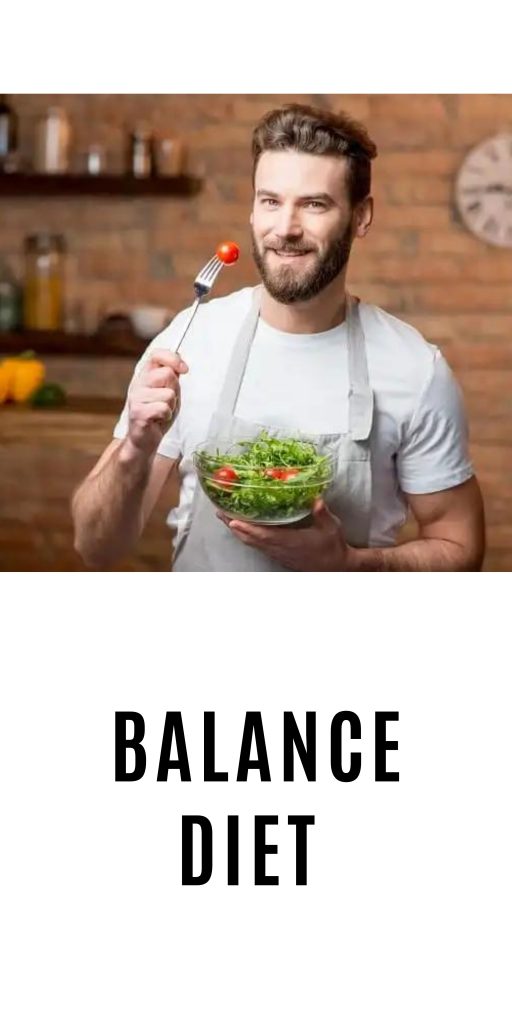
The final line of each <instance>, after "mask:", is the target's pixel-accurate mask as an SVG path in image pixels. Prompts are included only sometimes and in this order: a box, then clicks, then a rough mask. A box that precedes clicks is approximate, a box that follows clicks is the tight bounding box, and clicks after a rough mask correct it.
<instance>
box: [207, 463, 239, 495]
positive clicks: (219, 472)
mask: <svg viewBox="0 0 512 1024" xmlns="http://www.w3.org/2000/svg"><path fill="white" fill-rule="evenodd" d="M213 479H214V480H215V482H216V483H217V484H222V487H223V488H224V490H229V488H230V487H233V484H235V483H236V481H237V480H238V473H237V472H235V470H234V469H233V467H232V466H221V467H220V469H216V470H215V473H214V474H213Z"/></svg>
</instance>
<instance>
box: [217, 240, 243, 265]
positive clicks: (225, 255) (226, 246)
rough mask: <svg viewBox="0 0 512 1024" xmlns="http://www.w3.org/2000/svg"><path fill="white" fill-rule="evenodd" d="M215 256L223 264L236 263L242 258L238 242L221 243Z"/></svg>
mask: <svg viewBox="0 0 512 1024" xmlns="http://www.w3.org/2000/svg"><path fill="white" fill-rule="evenodd" d="M215 255H216V256H218V258H219V260H220V261H221V263H226V264H229V263H236V261H237V259H238V257H239V256H240V249H239V248H238V246H237V244H236V242H221V244H220V245H219V248H218V249H217V252H216V254H215Z"/></svg>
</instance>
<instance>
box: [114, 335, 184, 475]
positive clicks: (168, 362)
mask: <svg viewBox="0 0 512 1024" xmlns="http://www.w3.org/2000/svg"><path fill="white" fill-rule="evenodd" d="M187 372H188V366H187V364H186V363H184V362H183V359H181V358H180V356H179V355H175V354H174V352H168V351H167V350H166V349H154V351H153V352H152V353H151V355H150V357H149V359H148V361H147V362H146V363H145V365H144V367H143V368H142V370H141V371H140V372H139V373H138V374H137V376H136V377H135V379H134V380H133V382H132V384H131V386H130V389H129V391H128V436H127V439H126V440H127V441H128V443H129V444H131V445H132V446H133V447H134V448H136V449H137V450H138V451H140V452H143V453H144V454H146V455H148V456H151V455H154V453H155V452H156V450H157V448H158V445H159V444H160V442H161V440H162V437H163V436H164V434H165V433H166V432H167V431H168V430H169V427H170V426H172V424H173V422H174V420H175V419H176V416H177V415H178V412H179V409H180V374H182V373H187Z"/></svg>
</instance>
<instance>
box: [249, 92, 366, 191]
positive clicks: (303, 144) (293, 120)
mask: <svg viewBox="0 0 512 1024" xmlns="http://www.w3.org/2000/svg"><path fill="white" fill-rule="evenodd" d="M287 149H291V150H296V152H298V153H315V154H317V155H319V156H342V157H344V158H345V159H346V161H347V188H348V194H349V199H350V203H351V206H355V205H356V204H357V203H359V202H361V200H362V199H366V197H367V196H368V195H369V194H370V189H371V180H372V172H371V161H372V160H374V159H375V157H376V156H377V146H376V145H375V143H374V142H373V141H372V139H371V138H370V136H369V134H368V132H367V130H366V128H365V127H364V125H362V124H360V123H359V122H358V121H355V120H354V118H352V117H351V116H350V115H349V114H346V113H344V112H343V111H340V112H339V113H336V114H335V113H332V112H331V111H330V110H322V109H321V108H319V107H310V106H307V105H306V104H302V103H288V104H286V106H284V107H278V108H276V109H275V110H270V111H269V112H268V113H267V114H265V115H264V116H263V117H262V118H261V120H260V121H258V124H257V125H256V127H255V129H254V131H253V135H252V156H253V180H254V175H255V173H256V167H257V165H258V160H259V158H260V156H261V154H262V153H264V152H266V151H267V150H287Z"/></svg>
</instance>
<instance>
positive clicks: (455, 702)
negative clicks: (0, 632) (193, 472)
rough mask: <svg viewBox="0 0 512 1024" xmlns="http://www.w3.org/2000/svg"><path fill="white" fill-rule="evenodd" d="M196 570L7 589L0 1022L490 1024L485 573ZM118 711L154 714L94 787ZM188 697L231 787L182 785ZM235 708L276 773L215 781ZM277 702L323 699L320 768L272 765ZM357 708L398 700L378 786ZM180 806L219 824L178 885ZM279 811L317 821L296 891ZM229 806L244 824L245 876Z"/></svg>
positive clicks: (490, 669) (500, 967)
mask: <svg viewBox="0 0 512 1024" xmlns="http://www.w3.org/2000/svg"><path fill="white" fill-rule="evenodd" d="M201 575H202V578H200V577H195V576H194V575H193V574H192V575H190V576H187V575H186V574H177V575H176V576H173V575H172V574H171V575H166V574H155V575H152V574H133V575H131V576H130V575H128V576H122V575H119V576H118V575H115V574H92V575H88V576H87V575H86V576H80V575H73V574H31V575H30V578H29V577H28V576H27V575H25V577H24V579H23V580H22V577H21V576H20V577H18V582H19V584H20V585H19V587H18V592H17V591H16V587H15V584H16V582H17V581H16V580H15V578H14V576H13V577H12V578H11V581H12V584H13V588H12V592H11V599H10V602H9V609H8V613H7V615H8V629H7V631H6V634H5V636H6V640H5V641H4V647H7V649H8V650H9V651H10V652H11V654H10V657H9V658H8V663H7V674H6V675H5V676H4V677H3V682H2V704H3V715H2V719H3V737H2V747H1V759H2V760H1V772H2V779H3V782H4V786H5V800H4V811H3V835H4V839H3V853H4V867H3V872H2V887H3V895H2V907H3V910H2V918H3V931H4V935H5V939H6V943H5V948H4V953H3V968H4V976H5V979H6V982H4V983H3V985H2V994H1V996H0V1000H1V1003H0V1010H2V1009H3V1010H4V1012H3V1014H2V1019H3V1020H6V1021H8V1022H9V1024H18V1022H20V1024H21V1022H22V1024H28V1022H32V1021H35V1020H44V1021H46V1020H51V1021H52V1022H54V1024H61V1022H62V1024H64V1022H66V1024H68V1022H70V1021H73V1024H75V1022H76V1024H81V1022H84V1024H85V1022H86V1021H87V1022H90V1021H93V1020H94V1021H100V1022H103V1021H105V1022H107V1021H108V1022H114V1021H123V1022H126V1024H132V1022H133V1024H135V1022H139V1021H141V1020H144V1021H145V1022H149V1024H154V1022H160V1021H167V1020H169V1021H170V1020H173V1021H174V1020H179V1021H191V1022H195V1021H202V1020H206V1019H213V1020H222V1021H223V1022H225V1024H235V1022H238V1021H241V1020H243V1021H244V1022H247V1024H253V1022H254V1024H255V1022H256V1021H258V1022H260V1021H261V1020H266V1021H272V1022H274V1021H281V1020H287V1021H288V1020H289V1021H294V1022H298V1024H306V1022H309V1021H310V1020H321V1021H330V1020H339V1019H340V1016H343V1017H344V1018H345V1019H347V1020H350V1021H351V1024H360V1022H361V1024H363V1022H364V1024H366V1022H373V1021H375V1020H379V1021H380V1022H383V1024H385V1022H388V1021H389V1022H391V1021H393V1022H395V1024H410V1022H411V1021H414V1022H415V1024H422V1022H431V1021H433V1020H436V1021H442V1022H444V1021H447V1022H448V1021H450V1022H452V1021H465V1022H466V1021H467V1022H473V1021H475V1022H476V1021H482V1020H492V1021H493V1022H505V1021H509V1020H510V994H509V990H508V991H507V989H508V983H507V975H508V974H509V966H510V946H509V937H508V935H507V933H506V929H507V928H508V923H509V921H510V911H511V909H512V908H511V906H510V882H509V876H510V858H511V850H510V839H509V819H510V754H509V750H510V741H509V720H510V712H511V698H510V682H509V669H508V664H507V662H508V639H507V629H508V626H507V621H506V618H507V617H506V613H505V611H501V608H502V607H504V605H503V604H502V603H501V600H500V596H499V588H500V577H499V576H498V575H495V576H493V575H490V574H489V575H484V574H482V575H479V574H476V573H474V574H468V575H467V576H466V577H464V576H462V575H457V574H447V575H446V576H445V577H444V578H443V577H438V576H437V575H436V574H431V575H425V576H421V574H411V575H410V576H409V577H408V576H407V575H405V574H397V575H396V576H391V575H390V576H384V575H382V576H375V577H373V576H364V575H363V574H360V575H359V574H355V575H354V576H347V577H343V576H340V575H337V576H336V577H335V578H329V577H326V576H323V575H322V574H310V575H309V577H307V578H306V577H305V576H304V577H301V576H300V575H295V576H292V575H290V576H288V575H285V574H283V576H280V577H279V579H276V578H274V579H273V586H272V592H271V591H270V588H269V581H268V577H266V576H265V577H259V576H258V574H239V575H238V576H236V577H235V576H233V575H232V574H227V573H226V574H216V575H209V574H201ZM402 575H403V579H402ZM416 575H418V579H417V580H416V578H415V577H416ZM28 580H29V584H28V583H27V582H26V581H28ZM501 582H507V581H506V580H505V579H503V580H501ZM121 584H122V585H121ZM506 603H507V604H508V603H509V602H508V601H507V602H506ZM345 709H349V710H353V711H356V713H357V714H358V715H359V716H360V718H361V721H362V728H363V735H362V740H361V742H360V743H355V744H354V748H355V749H361V751H362V771H361V776H360V778H359V779H358V780H357V781H356V782H353V783H347V784H344V783H339V782H337V781H335V780H334V778H333V777H332V775H331V773H330V768H329V726H330V721H331V718H332V716H333V715H334V714H335V713H336V712H337V711H340V710H345ZM115 710H136V711H139V712H141V713H142V714H143V715H144V717H145V720H146V740H145V745H146V749H147V754H148V766H147V772H146V776H145V777H144V779H143V780H142V781H140V782H138V783H120V782H118V783H116V782H115V781H114V712H115ZM166 710H180V711H181V712H182V714H183V721H184V726H185V732H186V738H187V745H188V753H189V760H190V767H191V773H192V782H191V783H184V782H181V781H180V780H179V778H177V777H176V775H177V773H171V776H170V778H169V781H168V782H167V783H157V781H156V772H157V764H158V756H159V744H160V741H161V731H162V726H163V719H164V716H165V711H166ZM205 710H214V711H215V712H216V718H217V725H218V729H217V767H218V768H219V770H227V771H228V772H229V775H230V780H229V781H228V782H227V783H212V782H210V783H205V782H204V781H202V715H203V712H204V711H205ZM247 710H259V711H261V713H262V716H263V722H264V726H265V735H266V740H267V748H268V754H269V761H270V769H271V774H272V782H270V783H262V782H259V781H258V779H257V777H256V779H255V780H253V781H251V782H248V783H237V782H236V781H235V776H236V768H237V763H238V757H239V752H240V740H241V735H242V726H243V718H244V714H245V711H247ZM284 710H292V711H294V713H295V714H296V717H297V720H298V722H299V723H300V724H301V726H304V723H305V718H304V713H305V711H306V710H314V711H316V712H317V728H318V754H317V759H318V780H317V782H314V783H313V782H312V783H308V782H307V781H306V780H305V778H304V776H303V772H302V770H301V768H300V764H299V762H297V780H296V781H295V782H293V783H292V782H290V783H284V782H283V770H282V742H281V730H282V712H283V711H284ZM376 710H398V711H399V714H400V720H399V722H398V723H393V724H391V725H390V726H389V727H388V730H389V735H390V737H391V738H398V740H399V749H398V751H397V752H391V753H390V754H389V755H388V757H389V767H390V768H393V769H396V768H397V767H398V768H399V770H400V781H399V782H398V783H391V782H390V783H382V782H381V783H376V782H375V781H374V778H373V775H374V760H373V716H374V712H375V711H376ZM252 774H253V775H254V774H256V773H252ZM183 813H185V814H204V815H206V816H207V817H209V818H210V819H211V821H212V823H213V826H214V870H213V875H212V880H211V882H210V883H208V884H207V885H204V886H199V887H185V888H184V887H182V886H181V849H180V839H181V836H180V829H181V815H182V814H183ZM255 813H259V814H277V815H278V816H279V821H280V824H279V826H278V827H277V828H272V829H271V830H269V836H268V841H269V842H277V843H278V847H279V849H278V854H277V855H276V856H275V857H270V858H269V860H268V870H269V872H272V873H274V867H275V870H276V873H278V874H279V875H280V879H281V881H280V884H279V886H272V887H261V886H259V887H255V886H254V879H253V872H254V865H253V832H252V830H253V818H254V814H255ZM291 813H304V814H314V815H315V819H316V823H315V825H314V826H313V827H310V828H309V842H308V852H309V872H308V874H309V884H308V886H307V887H296V886H295V882H294V846H293V835H294V830H293V829H291V828H290V827H289V826H288V825H287V824H286V816H287V815H288V814H291ZM227 814H239V815H240V826H241V841H240V847H241V862H240V863H241V866H240V885H239V886H238V887H228V886H227V884H226V866H225V829H226V816H227Z"/></svg>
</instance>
